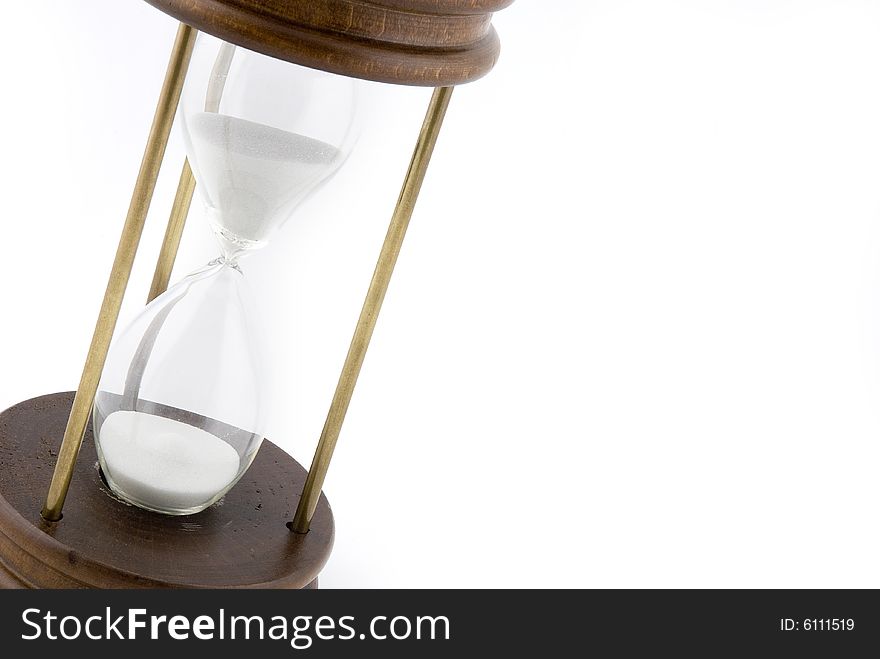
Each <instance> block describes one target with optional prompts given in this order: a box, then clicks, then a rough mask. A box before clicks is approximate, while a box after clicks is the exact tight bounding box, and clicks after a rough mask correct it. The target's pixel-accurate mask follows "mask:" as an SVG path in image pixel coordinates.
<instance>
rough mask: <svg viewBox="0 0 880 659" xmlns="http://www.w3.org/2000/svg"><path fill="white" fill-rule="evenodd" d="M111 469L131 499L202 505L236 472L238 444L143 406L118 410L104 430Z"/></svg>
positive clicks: (164, 506)
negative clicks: (231, 443) (160, 414)
mask: <svg viewBox="0 0 880 659" xmlns="http://www.w3.org/2000/svg"><path fill="white" fill-rule="evenodd" d="M100 445H101V453H102V455H103V458H104V462H105V464H106V469H107V471H108V475H109V477H110V479H111V480H112V481H113V483H114V484H115V485H116V486H117V487H118V488H120V489H121V490H122V491H123V492H124V493H125V495H126V497H125V498H128V499H130V500H131V501H132V502H133V503H137V504H140V505H143V506H144V507H147V508H151V509H153V510H158V511H160V512H162V511H167V512H183V511H187V510H190V509H193V508H199V507H201V506H203V505H204V504H206V503H208V502H210V501H211V500H213V499H214V497H216V496H217V494H218V493H220V492H222V491H223V490H224V489H225V488H226V487H227V486H228V485H229V484H230V483H231V482H232V481H233V480H235V477H236V476H237V475H238V469H239V465H240V463H241V461H240V460H239V457H238V453H237V452H236V450H235V449H234V448H232V447H231V446H230V445H229V444H227V443H226V442H224V441H223V440H221V439H219V438H217V437H215V436H214V435H212V434H211V433H208V432H205V431H204V430H201V429H200V428H195V427H193V426H190V425H187V424H185V423H181V422H180V421H174V420H172V419H166V418H165V417H161V416H156V415H154V414H146V413H143V412H130V411H122V412H114V413H113V414H111V415H110V416H108V417H107V418H106V419H105V420H104V423H103V425H102V426H101V430H100Z"/></svg>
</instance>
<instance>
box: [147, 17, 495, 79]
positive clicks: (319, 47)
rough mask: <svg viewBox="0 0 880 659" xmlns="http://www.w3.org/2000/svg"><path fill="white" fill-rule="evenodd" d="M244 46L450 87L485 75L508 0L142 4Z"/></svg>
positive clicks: (370, 75)
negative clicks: (498, 16) (498, 14)
mask: <svg viewBox="0 0 880 659" xmlns="http://www.w3.org/2000/svg"><path fill="white" fill-rule="evenodd" d="M147 2H149V3H150V4H151V5H153V6H155V7H157V8H158V9H161V10H162V11H164V12H165V13H167V14H170V15H171V16H174V17H175V18H177V19H178V20H180V21H182V22H184V23H187V24H188V25H192V26H193V27H195V28H197V29H199V30H201V31H203V32H207V33H209V34H213V35H214V36H216V37H219V38H221V39H224V40H226V41H229V42H231V43H234V44H236V45H239V46H243V47H244V48H248V49H250V50H254V51H257V52H261V53H264V54H266V55H270V56H272V57H277V58H279V59H283V60H287V61H289V62H294V63H297V64H301V65H303V66H308V67H311V68H315V69H321V70H324V71H329V72H331V73H338V74H341V75H346V76H351V77H355V78H364V79H367V80H375V81H378V82H390V83H398V84H404V85H424V86H432V87H434V86H450V85H457V84H462V83H466V82H470V81H472V80H476V79H477V78H480V77H482V76H483V75H485V74H486V73H488V72H489V71H490V70H491V69H492V67H493V66H494V65H495V62H496V60H497V59H498V53H499V50H500V42H499V40H498V35H497V34H496V33H495V29H494V28H493V27H492V24H491V22H492V13H493V12H494V11H497V10H498V9H502V8H504V7H506V6H507V5H509V4H510V3H511V2H512V0H410V1H407V0H372V1H368V0H147Z"/></svg>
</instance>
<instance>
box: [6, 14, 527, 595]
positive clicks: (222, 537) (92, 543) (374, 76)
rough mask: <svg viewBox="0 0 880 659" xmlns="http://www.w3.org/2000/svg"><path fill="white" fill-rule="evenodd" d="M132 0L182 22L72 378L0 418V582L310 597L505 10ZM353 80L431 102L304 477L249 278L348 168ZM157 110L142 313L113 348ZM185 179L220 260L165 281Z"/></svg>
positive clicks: (146, 189) (146, 192) (179, 228)
mask: <svg viewBox="0 0 880 659" xmlns="http://www.w3.org/2000/svg"><path fill="white" fill-rule="evenodd" d="M147 1H148V2H149V4H152V5H154V6H156V7H157V8H159V9H161V10H162V11H164V12H165V13H167V14H170V15H171V16H172V17H174V18H176V19H177V20H179V21H180V25H179V29H178V33H177V38H176V40H175V43H174V47H173V50H172V54H171V59H170V62H169V66H168V70H167V73H166V77H165V82H164V84H163V88H162V91H161V94H160V98H159V103H158V106H157V109H156V114H155V118H154V121H153V126H152V129H151V131H150V136H149V139H148V143H147V148H146V151H145V153H144V157H143V160H142V163H141V168H140V172H139V175H138V179H137V182H136V184H135V190H134V193H133V195H132V202H131V206H130V208H129V212H128V216H127V218H126V221H125V225H124V227H123V230H122V236H121V239H120V243H119V248H118V250H117V253H116V258H115V260H114V264H113V269H112V271H111V273H110V278H109V282H108V285H107V289H106V292H105V294H104V300H103V303H102V306H101V311H100V314H99V317H98V322H97V324H96V328H95V332H94V335H93V338H92V343H91V345H90V348H89V352H88V357H87V360H86V364H85V366H84V368H83V373H82V378H81V380H80V383H79V386H78V388H77V390H76V392H75V393H74V392H65V393H58V394H50V395H47V396H42V397H39V398H36V399H33V400H29V401H25V402H23V403H19V404H18V405H15V406H13V407H12V408H10V409H8V410H6V411H5V412H3V413H2V414H0V587H66V588H70V587H127V588H132V587H200V588H205V587H213V588H233V587H234V588H240V587H285V588H307V587H315V585H316V583H317V577H318V574H319V573H320V571H321V568H322V567H323V565H324V563H325V562H326V560H327V558H328V556H329V553H330V549H331V547H332V544H333V516H332V513H331V512H330V508H329V504H328V503H327V500H326V497H325V496H324V495H323V493H322V486H323V482H324V478H325V476H326V473H327V470H328V467H329V464H330V460H331V458H332V455H333V452H334V449H335V447H336V443H337V440H338V438H339V435H340V431H341V427H342V424H343V421H344V418H345V414H346V410H347V409H348V405H349V402H350V401H351V397H352V394H353V391H354V387H355V384H356V382H357V378H358V374H359V372H360V368H361V364H362V363H363V360H364V356H365V353H366V350H367V347H368V346H369V343H370V339H371V336H372V332H373V328H374V327H375V323H376V319H377V317H378V314H379V311H380V309H381V306H382V302H383V299H384V296H385V291H386V290H387V288H388V284H389V281H390V278H391V275H392V272H393V270H394V265H395V263H396V260H397V256H398V253H399V251H400V249H401V246H402V243H403V239H404V236H405V233H406V228H407V225H408V223H409V221H410V218H411V217H412V214H413V210H414V207H415V202H416V199H417V197H418V194H419V190H420V188H421V184H422V181H423V179H424V177H425V174H426V171H427V167H428V163H429V161H430V158H431V153H432V151H433V148H434V145H435V143H436V141H437V138H438V135H439V132H440V127H441V125H442V122H443V118H444V115H445V113H446V109H447V107H448V104H449V101H450V97H451V93H452V90H453V87H454V86H456V85H458V84H462V83H466V82H470V81H472V80H475V79H477V78H479V77H481V76H482V75H484V74H485V73H487V72H488V71H489V70H490V69H491V68H492V67H493V66H494V64H495V61H496V59H497V56H498V52H499V41H498V37H497V35H496V33H495V30H494V29H493V28H492V26H491V18H492V14H493V12H494V11H496V10H498V9H501V8H503V7H505V6H507V5H508V4H510V3H511V2H512V0H358V2H351V1H350V0H322V1H321V2H313V1H312V0H272V1H267V0H147ZM197 36H198V43H196V42H197ZM363 80H369V81H373V82H384V83H395V84H401V85H412V86H430V87H434V92H433V95H432V97H431V101H430V103H429V106H428V109H427V113H426V116H425V119H424V122H423V124H422V128H421V131H420V133H419V136H418V140H417V143H416V148H415V150H414V153H413V157H412V160H411V162H410V165H409V169H408V171H407V175H406V178H405V180H404V183H403V186H402V189H401V193H400V197H399V199H398V201H397V204H396V206H395V209H394V212H393V214H392V218H391V222H390V225H389V228H388V232H387V235H386V237H385V241H384V242H383V245H382V249H381V252H380V254H379V257H378V260H377V265H376V269H375V271H374V274H373V277H372V280H371V282H370V284H369V287H368V288H367V292H366V296H365V300H364V304H363V308H362V310H361V314H360V317H359V319H358V322H357V325H356V327H355V330H354V333H353V336H352V340H351V344H350V347H349V350H348V353H347V356H346V359H345V363H344V365H343V368H342V372H341V374H340V376H339V381H338V384H337V387H336V390H335V393H334V395H333V399H332V401H331V402H330V406H329V411H328V413H327V418H326V421H325V424H324V428H323V430H322V432H321V436H320V438H319V441H318V445H317V448H316V451H315V454H314V457H313V459H312V461H311V465H310V467H309V469H308V470H306V469H305V468H304V467H302V466H301V465H300V464H299V463H298V462H296V460H294V459H293V458H292V457H291V456H289V455H287V454H286V453H284V452H283V451H281V450H280V449H279V448H278V447H277V446H275V445H274V444H273V443H272V442H271V441H269V440H268V439H266V438H265V437H264V434H265V433H266V428H265V419H266V415H267V409H266V404H267V400H268V399H269V398H270V397H268V396H267V395H266V392H265V387H266V378H265V374H264V363H265V360H266V355H265V352H266V350H265V346H264V345H263V343H262V341H261V339H260V336H259V328H260V325H261V323H260V321H259V310H258V309H256V308H254V307H255V305H254V304H253V300H252V299H251V295H250V293H249V291H248V280H247V276H246V274H245V272H246V269H247V262H248V260H249V259H251V258H259V257H258V256H254V254H255V253H257V252H258V251H259V249H260V248H261V247H263V246H265V245H266V244H267V243H268V242H269V241H270V240H271V239H272V236H273V234H274V232H275V231H276V230H277V229H278V228H279V227H280V226H281V225H282V224H283V223H284V222H286V221H287V220H288V219H289V218H290V217H291V216H292V215H295V212H296V209H297V207H298V205H299V204H300V202H302V201H303V200H304V199H305V198H306V197H308V196H309V195H310V194H312V193H313V192H315V191H316V190H318V189H319V188H320V187H321V185H322V184H323V183H324V182H326V181H327V180H328V179H329V178H330V177H332V176H333V174H334V173H335V172H336V171H337V170H339V168H340V167H341V166H342V165H343V164H344V163H345V161H346V159H347V157H348V155H349V153H350V151H351V149H352V147H353V145H354V143H355V141H356V137H357V133H358V127H359V122H358V113H357V107H358V98H359V95H360V89H361V87H362V86H363V84H364V83H363V82H362V81H363ZM175 116H177V117H178V124H179V126H180V129H181V130H182V131H183V134H184V138H185V139H184V142H185V146H186V151H187V156H188V158H187V161H186V162H185V163H184V167H183V170H182V173H181V177H180V183H179V185H178V191H177V195H176V197H175V200H174V204H173V206H172V210H171V216H170V219H169V222H168V227H167V229H166V233H165V238H164V240H163V244H162V248H161V251H160V254H159V257H158V259H157V264H156V270H155V275H154V278H153V285H152V288H151V291H150V295H149V303H148V304H147V306H146V307H145V308H144V309H143V310H142V311H141V312H140V313H139V314H138V315H137V316H136V317H135V318H134V319H133V320H132V321H131V322H130V323H129V324H128V325H127V326H126V327H124V328H122V329H121V330H120V331H119V332H118V333H116V338H115V340H114V341H112V347H111V339H112V337H113V335H114V330H115V328H116V322H117V318H118V316H119V312H120V308H121V303H122V298H123V296H124V293H125V289H126V287H127V284H128V279H129V276H130V273H131V270H132V266H133V263H134V257H135V253H136V251H137V248H138V243H139V240H140V236H141V233H142V230H143V227H144V223H145V221H146V218H147V211H148V210H149V206H150V202H151V199H152V196H153V192H154V189H155V186H156V181H157V177H158V174H159V169H160V166H161V164H162V160H163V158H164V155H165V147H166V145H167V142H168V137H169V134H170V131H171V129H172V124H173V123H174V119H175ZM195 190H198V194H199V197H200V198H201V200H202V202H203V203H204V205H205V206H206V208H207V220H208V222H209V223H210V226H211V228H212V229H213V233H214V235H215V236H216V242H217V245H218V254H217V258H215V259H214V260H212V261H211V262H210V263H208V264H206V265H205V266H204V267H202V268H201V269H199V270H197V271H196V272H193V273H191V274H189V275H188V276H186V277H184V278H182V279H181V280H180V281H179V282H177V283H175V284H174V285H171V286H170V287H169V286H168V284H169V281H170V276H171V271H172V267H173V264H174V260H175V256H176V253H177V249H178V246H179V244H180V241H181V239H182V234H183V229H184V226H185V221H186V218H187V214H188V211H189V206H190V202H191V201H192V199H193V195H194V192H195ZM59 439H60V440H61V441H60V447H59V443H58V440H59ZM65 504H66V506H65ZM62 509H64V514H63V515H62Z"/></svg>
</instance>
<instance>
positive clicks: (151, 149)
mask: <svg viewBox="0 0 880 659" xmlns="http://www.w3.org/2000/svg"><path fill="white" fill-rule="evenodd" d="M196 34H197V32H196V30H195V29H193V28H191V27H189V26H188V25H184V24H181V25H180V28H179V29H178V31H177V38H176V40H175V42H174V49H173V50H172V52H171V60H170V61H169V63H168V71H167V73H166V75H165V82H164V84H163V85H162V92H161V95H160V96H159V103H158V106H157V107H156V114H155V116H154V118H153V125H152V128H151V129H150V136H149V139H148V140H147V146H146V150H145V151H144V157H143V160H142V161H141V168H140V172H139V173H138V178H137V182H136V183H135V187H134V193H133V194H132V198H131V205H130V206H129V209H128V216H127V217H126V219H125V226H124V227H123V229H122V236H121V238H120V239H119V247H118V248H117V250H116V258H115V260H114V261H113V269H112V270H111V271H110V279H109V281H108V283H107V289H106V291H105V293H104V301H103V302H102V304H101V311H100V313H99V314H98V322H97V324H96V325H95V333H94V335H93V336H92V343H91V345H90V346H89V353H88V357H87V358H86V363H85V366H84V367H83V372H82V377H81V379H80V382H79V387H78V388H77V391H76V397H75V398H74V400H73V407H72V408H71V410H70V417H69V418H68V421H67V427H66V429H65V430H64V440H63V441H62V443H61V450H60V451H59V452H58V461H57V462H56V463H55V472H54V474H53V475H52V483H51V485H49V492H48V494H47V496H46V504H45V506H44V507H43V511H42V515H43V517H44V518H45V519H46V520H48V521H58V520H59V519H61V509H62V508H63V506H64V499H65V498H66V497H67V490H68V488H69V487H70V479H71V477H72V476H73V467H74V465H75V464H76V458H77V456H78V455H79V449H80V447H81V446H82V441H83V436H84V435H85V431H86V426H87V425H88V422H89V416H90V414H91V412H92V405H93V403H94V402H95V392H96V391H97V389H98V382H99V380H100V378H101V371H102V370H103V368H104V361H105V360H106V359H107V351H108V349H109V348H110V340H111V338H112V337H113V330H114V329H115V327H116V320H117V318H118V317H119V309H120V307H121V306H122V298H123V296H124V295H125V289H126V287H127V285H128V279H129V277H130V275H131V268H132V265H133V264H134V257H135V254H136V252H137V248H138V243H139V242H140V238H141V233H142V232H143V229H144V222H145V221H146V219H147V211H148V210H149V208H150V201H151V200H152V198H153V191H154V190H155V188H156V180H157V179H158V177H159V169H160V167H161V165H162V159H163V158H164V156H165V147H166V146H167V144H168V136H169V135H170V133H171V126H172V124H173V123H174V113H175V112H176V111H177V105H178V103H179V102H180V92H181V89H182V88H183V81H184V79H185V78H186V71H187V69H188V68H189V62H190V59H191V57H192V52H193V47H194V46H195V41H196Z"/></svg>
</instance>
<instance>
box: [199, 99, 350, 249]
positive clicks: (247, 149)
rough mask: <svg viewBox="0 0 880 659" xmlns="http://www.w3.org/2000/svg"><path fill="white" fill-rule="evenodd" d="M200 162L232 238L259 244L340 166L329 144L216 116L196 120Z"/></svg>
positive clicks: (219, 219)
mask: <svg viewBox="0 0 880 659" xmlns="http://www.w3.org/2000/svg"><path fill="white" fill-rule="evenodd" d="M190 137H191V140H192V147H193V150H194V152H195V161H194V164H195V166H196V167H198V171H199V173H200V174H201V176H200V179H201V180H200V183H202V184H203V185H204V188H205V189H204V190H203V193H204V194H206V195H207V197H208V199H209V200H210V204H211V206H212V207H213V209H214V210H215V211H216V215H215V217H214V222H215V223H216V224H218V225H219V227H220V229H221V230H222V231H223V232H224V233H227V234H231V236H229V235H227V237H230V238H234V239H238V240H240V241H250V242H255V243H259V242H262V241H263V240H265V238H266V237H267V236H268V234H269V233H270V232H271V230H272V229H273V228H274V225H275V224H278V223H280V222H283V221H284V220H286V219H287V218H286V216H285V214H284V213H280V215H279V211H281V210H283V209H284V207H285V205H287V204H289V203H290V202H293V201H296V200H298V199H299V197H301V196H302V195H303V194H305V193H306V192H308V191H309V189H310V188H311V187H312V186H313V185H315V184H316V183H318V182H319V181H320V180H321V179H323V178H324V177H325V176H327V175H328V174H331V173H332V172H333V170H334V169H335V168H336V166H337V165H338V162H337V159H338V157H339V155H340V154H339V150H338V149H337V148H336V147H334V146H332V145H330V144H326V143H324V142H321V141H319V140H315V139H312V138H310V137H305V136H303V135H298V134H296V133H288V132H286V131H283V130H278V129H277V128H272V127H270V126H264V125H263V124H257V123H254V122H251V121H245V120H243V119H238V118H236V117H230V116H227V115H223V114H215V113H212V112H201V113H198V114H196V115H194V116H193V117H192V119H191V120H190Z"/></svg>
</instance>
